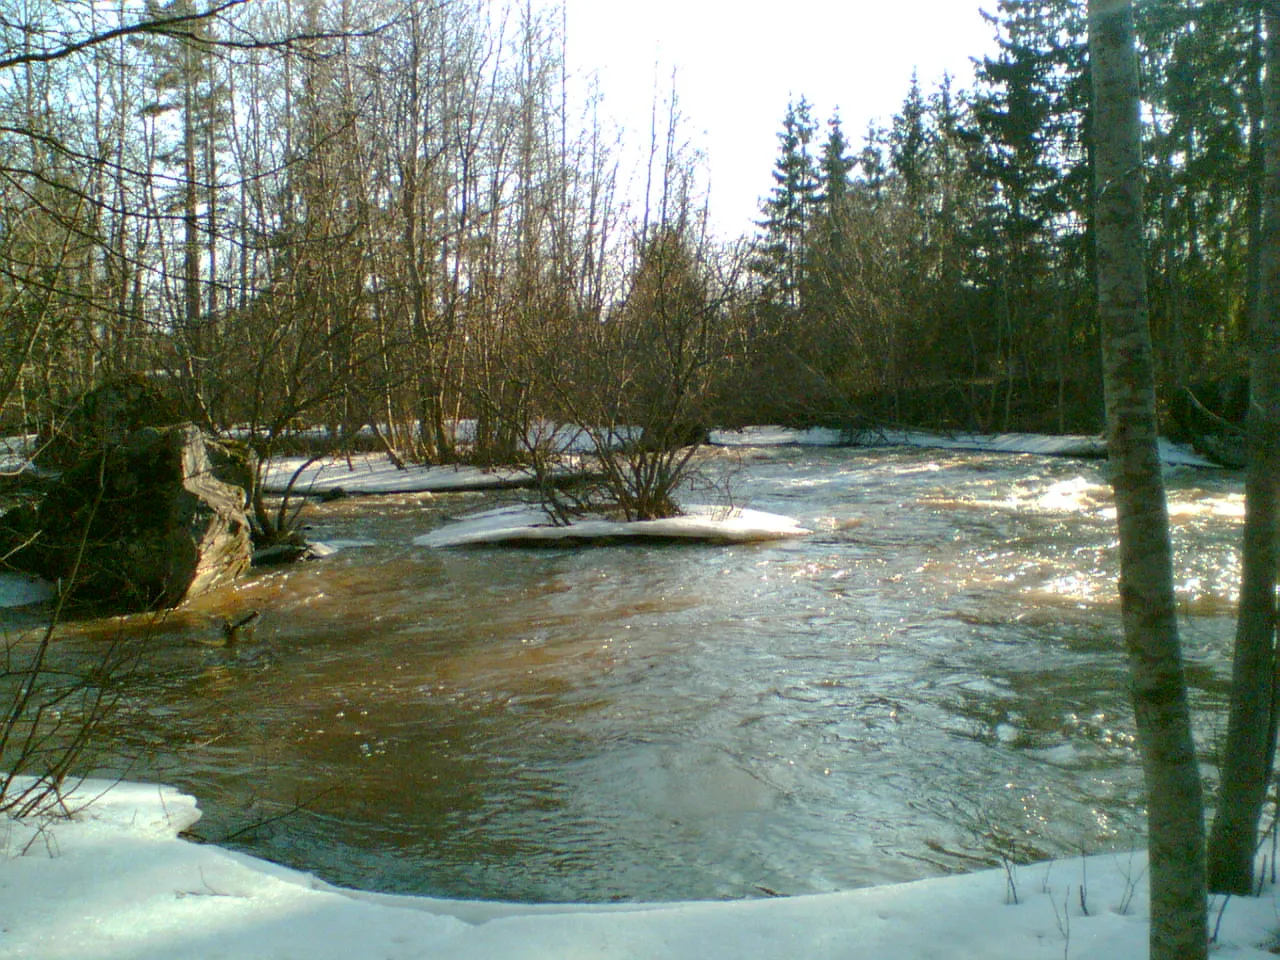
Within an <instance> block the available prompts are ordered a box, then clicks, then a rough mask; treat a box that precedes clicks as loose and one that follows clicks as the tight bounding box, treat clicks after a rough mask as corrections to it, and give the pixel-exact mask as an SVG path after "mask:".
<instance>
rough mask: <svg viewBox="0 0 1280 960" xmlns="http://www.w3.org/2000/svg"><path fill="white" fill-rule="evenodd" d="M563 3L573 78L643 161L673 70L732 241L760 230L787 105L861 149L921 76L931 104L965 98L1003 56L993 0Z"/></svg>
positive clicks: (719, 219)
mask: <svg viewBox="0 0 1280 960" xmlns="http://www.w3.org/2000/svg"><path fill="white" fill-rule="evenodd" d="M554 2H556V0H543V3H544V4H546V5H550V4H552V3H554ZM563 2H564V4H565V25H566V28H567V30H566V33H567V56H568V60H569V69H570V71H571V72H572V73H574V74H575V75H577V76H578V77H585V76H588V75H589V74H591V73H592V72H595V73H596V74H597V75H598V77H599V82H600V88H601V92H602V93H603V95H604V104H603V110H604V112H605V114H606V115H607V116H609V117H611V118H612V119H614V120H615V121H616V122H618V123H619V124H620V125H622V126H623V127H624V128H625V132H626V137H627V141H628V143H629V144H631V145H632V149H633V150H638V149H639V148H640V145H642V144H643V143H644V142H646V141H647V137H648V130H649V119H650V114H651V105H652V103H653V95H654V90H655V81H656V84H657V87H658V92H659V94H660V96H665V95H666V93H667V92H668V91H669V90H670V87H671V79H672V72H673V71H674V73H675V88H676V93H677V96H678V98H679V103H680V108H681V112H682V114H683V115H684V117H685V120H686V123H687V126H686V128H685V133H686V135H687V137H688V139H689V140H690V141H691V144H692V145H693V146H694V147H696V148H698V149H700V150H701V151H703V152H704V153H705V155H706V162H707V166H708V169H709V179H710V205H711V218H712V222H713V224H714V226H715V227H716V229H717V232H718V233H720V234H721V235H723V236H726V237H731V236H736V235H738V234H740V233H749V232H752V231H753V229H754V228H753V226H752V223H753V221H755V220H757V219H759V206H760V199H761V198H762V197H763V196H765V195H766V194H767V193H768V192H769V189H770V188H771V186H772V179H771V177H770V172H771V170H772V168H773V162H774V160H775V159H776V157H777V150H778V140H777V134H778V131H779V130H780V129H781V127H782V118H783V115H784V114H785V112H786V108H787V104H788V102H790V101H792V100H798V99H799V98H800V97H802V96H803V97H805V98H807V99H808V100H809V102H810V103H811V104H812V105H813V107H814V111H813V112H814V116H815V118H817V119H818V120H819V122H820V123H825V122H826V120H827V119H829V118H830V117H831V115H832V114H833V112H834V111H836V110H837V109H838V110H839V114H840V117H841V121H842V123H843V126H844V130H845V134H846V136H847V137H848V139H849V140H851V141H853V142H854V143H855V144H858V143H860V142H861V140H862V136H863V134H864V133H865V131H866V129H867V125H868V123H870V122H871V121H873V120H878V121H883V122H887V121H888V120H889V118H890V117H892V115H893V114H894V113H895V112H897V111H898V109H899V108H900V107H901V105H902V100H903V98H904V97H905V95H906V93H907V89H908V86H909V84H910V81H911V73H912V70H916V71H918V74H919V78H920V83H921V85H922V87H923V88H924V89H925V91H926V93H927V92H928V91H930V90H932V89H935V88H936V87H937V84H938V82H939V81H940V80H941V78H942V76H943V74H944V73H949V74H950V75H951V76H952V77H953V78H954V79H955V82H956V86H957V87H966V86H968V85H969V84H970V83H971V81H972V77H973V67H972V62H971V58H972V57H975V56H976V57H981V56H982V55H984V54H987V53H990V52H991V51H992V50H993V49H994V40H993V37H994V31H993V30H992V28H991V26H990V25H989V24H987V23H986V22H985V21H984V20H983V19H982V15H981V12H980V7H984V6H985V7H987V8H989V9H994V7H995V0H892V2H890V0H788V2H785V3H777V2H771V3H766V2H762V0H645V2H642V3H641V2H634V3H618V2H613V0H563ZM634 156H638V154H636V155H634ZM634 156H633V158H632V160H633V162H634Z"/></svg>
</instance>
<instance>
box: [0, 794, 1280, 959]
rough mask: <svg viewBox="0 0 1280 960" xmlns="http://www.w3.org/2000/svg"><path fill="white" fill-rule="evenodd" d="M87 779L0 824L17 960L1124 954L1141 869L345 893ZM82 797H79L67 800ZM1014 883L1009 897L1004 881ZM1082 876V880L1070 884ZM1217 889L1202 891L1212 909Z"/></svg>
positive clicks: (1252, 914) (1, 927)
mask: <svg viewBox="0 0 1280 960" xmlns="http://www.w3.org/2000/svg"><path fill="white" fill-rule="evenodd" d="M106 788H107V785H106V784H103V783H93V782H86V783H84V784H82V785H81V787H80V788H79V790H78V791H77V794H76V795H75V796H73V797H71V798H70V803H69V806H70V808H71V809H72V810H75V811H76V813H75V815H74V817H73V818H71V819H70V820H66V819H41V818H28V819H26V820H21V821H19V820H8V821H3V822H0V828H2V831H0V835H2V836H3V838H4V845H3V852H4V855H3V857H0V889H3V891H4V893H3V896H2V897H0V956H3V957H5V958H7V960H8V958H11V960H19V958H27V960H37V958H38V960H125V958H127V960H188V958H189V960H214V958H227V960H233V958H234V960H250V958H252V960H286V958H298V957H306V958H307V960H364V958H369V957H378V958H389V960H436V958H449V960H498V958H503V960H506V958H521V960H567V958H574V957H594V958H604V960H623V958H627V960H630V958H635V960H639V958H646V960H648V958H656V957H662V958H664V960H740V958H743V957H750V958H753V960H773V958H777V960H795V958H797V957H803V958H806V960H824V958H832V960H834V958H842V960H858V958H867V960H888V958H892V960H924V958H932V957H941V956H945V957H947V958H949V960H968V958H972V960H979V958H980V960H1029V958H1035V957H1045V958H1055V957H1063V956H1067V957H1070V958H1071V960H1130V958H1134V957H1141V956H1145V955H1146V938H1147V921H1146V911H1147V906H1146V896H1147V894H1146V865H1145V858H1144V857H1143V856H1142V855H1141V854H1132V855H1130V854H1118V855H1116V854H1104V855H1099V856H1093V857H1088V858H1085V859H1083V860H1081V859H1078V858H1077V859H1071V860H1063V861H1056V862H1051V863H1041V864H1035V865H1031V866H1023V867H1016V868H1013V870H1012V873H1011V878H1012V888H1011V885H1010V877H1009V876H1006V874H1005V872H1004V871H1002V870H987V871H982V872H979V873H974V874H969V875H967V876H957V877H943V878H940V879H933V880H921V881H917V882H915V883H906V884H898V885H894V886H886V887H871V888H866V889H862V890H853V891H849V892H847V893H837V894H827V895H822V896H805V897H794V898H778V899H770V900H749V901H733V902H725V903H705V902H704V903H671V904H627V905H613V906H600V907H588V906H574V905H558V906H551V907H547V906H542V907H539V906H528V905H521V904H485V903H466V902H458V901H449V900H433V899H428V898H417V897H402V896H386V895H379V894H370V893H358V892H353V891H347V890H342V889H339V888H336V887H333V886H330V885H329V884H326V883H324V882H322V881H320V880H317V879H316V878H314V877H312V876H310V875H308V874H305V873H299V872H297V871H294V870H289V869H286V868H284V867H280V866H276V865H274V864H270V863H267V862H265V861H262V860H257V859H254V858H252V857H248V856H244V855H241V854H235V853H231V852H228V851H225V850H221V849H219V848H217V847H213V846H203V845H197V844H193V843H188V842H186V841H183V840H179V839H178V838H177V835H178V833H179V831H181V830H182V829H184V828H185V827H187V826H190V825H191V824H192V823H193V822H194V821H195V820H196V819H197V817H198V816H199V812H198V810H197V809H196V806H195V803H194V801H193V800H192V799H191V798H190V797H187V796H183V795H182V794H179V793H177V792H176V791H174V790H172V789H170V788H168V787H157V786H146V785H141V784H120V785H118V786H116V787H114V788H113V789H110V790H109V791H108V792H106V793H105V794H103V790H105V789H106ZM93 797H97V799H96V800H95V801H94V802H93V803H92V804H91V805H89V806H88V807H82V803H83V802H84V801H85V800H87V799H90V798H93ZM1011 889H1013V890H1016V893H1017V902H1016V903H1015V902H1013V898H1012V897H1011V896H1010V893H1011ZM1082 890H1083V896H1082V894H1081V891H1082ZM1218 906H1219V904H1217V903H1215V904H1213V905H1212V907H1213V909H1214V911H1215V916H1216V910H1217V907H1218ZM1278 911H1280V905H1278V904H1277V902H1276V897H1275V891H1274V889H1267V890H1266V891H1265V892H1264V895H1263V896H1262V897H1261V898H1258V899H1249V898H1243V899H1233V900H1231V901H1230V902H1229V903H1228V904H1227V906H1226V909H1225V912H1224V914H1223V918H1222V923H1221V928H1220V930H1219V936H1218V945H1217V948H1216V951H1215V955H1216V956H1219V957H1230V958H1232V960H1265V958H1270V957H1271V956H1273V955H1272V954H1270V953H1268V952H1267V950H1266V948H1267V947H1268V946H1270V945H1271V944H1273V943H1275V940H1276V936H1275V931H1276V928H1277V919H1276V918H1277V915H1278Z"/></svg>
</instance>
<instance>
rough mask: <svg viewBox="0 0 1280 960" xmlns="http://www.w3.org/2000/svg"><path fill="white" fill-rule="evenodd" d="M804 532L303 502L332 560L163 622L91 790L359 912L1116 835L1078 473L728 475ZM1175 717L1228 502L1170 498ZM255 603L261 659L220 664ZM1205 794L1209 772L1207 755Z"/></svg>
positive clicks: (930, 460)
mask: <svg viewBox="0 0 1280 960" xmlns="http://www.w3.org/2000/svg"><path fill="white" fill-rule="evenodd" d="M708 468H709V469H711V470H713V471H720V470H725V471H729V472H730V473H731V480H730V487H731V491H732V495H733V497H734V499H735V501H736V502H738V503H742V504H746V505H750V506H753V507H756V508H760V509H764V510H772V511H775V512H779V513H785V514H789V515H792V516H795V517H798V518H799V519H801V520H802V521H803V522H804V523H805V524H806V525H808V526H809V527H811V528H812V529H813V530H815V531H816V532H815V534H814V535H813V536H812V537H809V538H806V539H803V540H796V541H789V542H779V543H772V544H762V545H750V546H730V547H726V546H710V545H692V544H684V545H674V544H663V545H638V544H628V545H617V546H600V547H592V548H585V549H584V548H564V547H554V548H542V549H508V548H483V549H469V550H444V551H433V550H430V549H428V548H425V547H415V546H414V545H413V544H412V540H413V538H414V537H415V536H417V535H419V534H421V533H424V532H426V531H427V530H430V529H433V528H434V527H435V526H437V525H438V524H440V523H442V522H444V521H445V518H447V517H449V516H454V515H457V514H460V513H463V512H467V511H469V510H472V509H479V508H481V507H484V506H488V505H491V504H493V503H494V502H503V501H505V500H510V499H512V498H513V497H514V496H515V495H514V494H510V493H507V494H502V495H499V494H490V495H476V494H467V495H454V496H442V497H437V498H430V497H422V496H404V497H392V498H376V499H374V498H368V499H361V498H353V499H350V500H346V501H338V502H335V503H331V504H325V505H315V506H313V507H311V508H309V509H310V514H309V518H310V523H311V525H312V528H313V529H312V535H313V536H314V537H316V538H318V539H331V540H339V541H343V542H345V543H346V545H347V546H346V549H344V550H343V551H342V552H341V553H340V554H338V555H337V556H336V557H334V558H332V559H330V560H327V561H324V562H321V563H313V564H307V565H300V566H295V567H293V568H290V569H280V570H277V571H273V572H266V573H263V574H261V575H258V576H255V577H254V578H253V579H251V580H250V581H248V582H247V583H246V584H245V585H244V586H243V587H240V588H238V589H237V590H235V591H233V592H230V593H223V594H221V595H220V596H218V597H215V598H211V599H206V600H203V601H200V602H199V603H197V604H196V605H195V606H194V607H192V608H191V609H187V610H184V611H183V612H181V613H177V614H173V615H170V616H169V617H167V618H165V619H164V620H162V621H160V622H157V623H144V622H141V621H136V620H134V621H129V622H127V623H124V624H122V623H120V622H115V621H112V622H106V623H98V624H93V625H90V626H87V627H84V628H81V633H80V639H76V640H73V641H71V642H74V643H81V644H85V643H93V642H97V638H101V637H102V636H105V635H107V634H109V633H111V632H112V631H118V630H120V629H127V630H133V631H148V632H149V634H150V636H149V639H148V649H149V655H148V657H147V658H146V660H145V662H144V664H143V666H142V668H141V670H140V671H139V673H138V675H137V676H136V677H135V678H134V679H132V680H131V681H130V683H129V686H128V690H127V692H128V698H127V709H126V710H125V711H124V713H123V714H122V715H121V716H120V717H119V718H118V719H117V721H116V727H117V728H116V730H115V734H114V745H115V751H116V754H117V756H118V757H120V758H123V757H128V758H131V759H130V765H129V766H128V767H127V768H125V767H123V766H121V763H120V761H119V760H116V761H112V760H111V759H110V758H104V759H103V761H102V763H103V766H104V767H110V768H114V769H118V770H125V771H126V773H127V775H128V776H130V777H131V778H134V779H142V778H156V779H163V780H164V781H166V782H169V783H173V784H176V785H178V786H180V787H182V788H184V789H185V790H188V791H190V792H192V793H194V794H195V795H196V796H197V797H198V798H199V800H200V804H201V807H202V809H203V810H204V811H205V818H204V820H202V822H201V823H200V824H199V825H197V831H198V832H199V833H201V834H202V835H203V836H205V837H207V838H209V839H211V840H216V841H220V842H227V843H229V844H230V845H232V846H238V847H240V848H242V849H245V850H247V851H249V852H252V853H254V854H256V855H259V856H263V857H267V858H270V859H273V860H277V861H281V862H284V863H288V864H290V865H294V866H298V867H301V868H304V869H307V870H311V871H314V872H316V873H317V874H319V875H320V876H322V877H324V878H326V879H329V880H332V881H335V882H339V883H342V884H346V885H351V886H356V887H361V888H365V889H376V890H382V891H395V892H405V893H423V894H433V895H439V896H450V897H468V898H497V899H510V900H534V901H563V900H583V901H602V900H610V899H627V900H633V899H634V900H667V899H686V898H725V897H751V896H761V895H766V894H771V893H780V894H800V893H811V892H819V891H829V890H836V889H846V888H850V887H855V886H861V885H866V884H872V883H881V882H886V881H896V880H907V879H914V878H919V877H923V876H930V875H935V874H938V873H941V872H947V871H954V870H962V869H969V868H972V867H974V866H976V865H979V864H982V863H989V862H993V858H998V857H1000V856H1009V857H1011V858H1013V859H1015V860H1017V859H1023V858H1031V857H1035V856H1039V855H1052V854H1058V853H1067V852H1070V853H1076V852H1079V851H1080V850H1081V849H1085V850H1088V851H1090V852H1092V851H1096V850H1100V849H1108V848H1114V849H1120V850H1126V849H1129V848H1130V847H1131V846H1133V845H1135V844H1141V843H1142V839H1141V834H1142V826H1143V824H1142V816H1143V815H1142V809H1141V800H1140V787H1141V783H1140V771H1139V769H1138V761H1137V755H1136V751H1135V745H1134V738H1133V722H1132V717H1131V712H1130V709H1129V706H1128V704H1127V701H1126V694H1125V660H1124V654H1123V649H1122V643H1121V638H1120V631H1119V623H1118V620H1119V613H1118V608H1117V604H1116V598H1115V586H1114V574H1113V571H1114V569H1115V564H1116V558H1115V543H1114V540H1115V533H1114V517H1113V514H1112V513H1111V512H1110V497H1109V493H1108V490H1107V489H1106V488H1105V485H1104V484H1105V480H1104V474H1103V471H1104V469H1105V465H1104V464H1102V463H1095V462H1087V461H1073V460H1053V459H1045V458H1038V457H1030V456H1021V457H1019V456H999V455H984V454H956V453H951V452H945V453H943V452H938V451H924V450H823V449H803V448H796V447H775V448H758V449H747V450H742V451H732V452H720V453H718V454H716V455H714V456H713V458H712V460H711V462H710V463H709V464H708ZM1169 481H1170V493H1171V511H1172V514H1173V522H1174V540H1175V549H1176V553H1177V565H1178V566H1177V580H1178V589H1179V597H1180V600H1181V604H1182V610H1183V613H1184V614H1185V616H1184V618H1183V623H1182V627H1183V636H1184V643H1185V646H1186V651H1187V657H1188V665H1189V679H1190V683H1191V687H1192V689H1191V697H1192V703H1193V707H1194V709H1195V712H1196V723H1197V735H1198V738H1199V741H1200V745H1201V748H1202V750H1203V751H1204V756H1205V757H1206V758H1207V760H1211V758H1212V751H1213V748H1214V747H1215V745H1216V744H1217V742H1218V741H1219V740H1220V739H1221V733H1222V728H1223V726H1224V723H1223V717H1222V714H1223V703H1224V699H1225V692H1226V686H1227V683H1228V679H1229V662H1228V660H1229V651H1230V639H1231V633H1232V614H1233V605H1234V600H1235V592H1234V591H1235V583H1236V581H1237V579H1238V576H1239V569H1238V552H1237V543H1238V539H1239V526H1240V522H1241V515H1242V512H1243V511H1242V497H1241V493H1240V483H1239V478H1238V477H1236V476H1232V475H1229V474H1219V473H1214V472H1208V471H1186V472H1178V471H1175V472H1173V473H1171V474H1170V476H1169ZM248 608H254V609H257V610H259V611H261V619H260V622H259V624H258V626H257V627H256V631H255V633H254V635H253V636H252V637H251V638H249V639H247V640H245V641H244V642H242V643H240V644H239V645H237V646H236V648H235V649H233V650H227V649H224V648H220V647H218V646H215V645H214V641H215V640H217V638H218V637H219V631H218V623H219V622H220V618H221V617H223V616H226V615H231V614H233V613H234V612H235V611H241V610H244V609H248ZM1205 766H1206V773H1207V774H1208V775H1209V776H1210V777H1211V776H1212V772H1213V768H1212V764H1211V763H1208V762H1206V765H1205Z"/></svg>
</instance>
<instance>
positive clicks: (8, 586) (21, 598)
mask: <svg viewBox="0 0 1280 960" xmlns="http://www.w3.org/2000/svg"><path fill="white" fill-rule="evenodd" d="M57 592H58V591H57V589H56V588H55V587H54V585H53V584H52V583H50V582H49V581H48V580H41V579H40V578H39V577H35V576H31V575H30V574H26V573H7V572H0V607H26V606H30V605H31V604H35V603H44V602H45V601H46V600H52V599H53V598H54V596H56V595H57Z"/></svg>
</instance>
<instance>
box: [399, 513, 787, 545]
mask: <svg viewBox="0 0 1280 960" xmlns="http://www.w3.org/2000/svg"><path fill="white" fill-rule="evenodd" d="M683 509H684V515H683V516H679V517H670V518H668V519H665V520H633V521H629V522H628V521H621V520H578V521H575V522H573V523H572V524H570V525H568V526H555V525H553V524H552V523H551V521H550V520H549V519H548V517H547V514H546V512H545V511H543V510H541V509H539V508H537V507H528V506H514V507H502V508H499V509H497V510H486V511H483V512H481V513H476V514H470V515H468V516H466V517H463V518H461V519H460V520H458V521H457V522H455V523H451V524H449V525H447V526H444V527H441V528H440V529H438V530H433V531H432V532H431V533H428V534H425V535H424V536H421V537H416V538H415V539H414V541H413V542H414V543H415V544H417V545H418V546H421V547H461V546H468V545H472V544H482V543H513V542H524V543H528V542H536V541H556V540H601V539H611V538H615V537H637V538H647V539H656V538H663V539H667V538H671V539H691V540H713V541H719V542H733V543H743V542H748V541H753V540H780V539H784V538H787V537H801V536H804V535H806V534H808V533H811V532H812V531H811V530H808V529H806V528H804V527H802V526H800V524H799V523H798V522H797V521H795V520H793V519H792V518H791V517H783V516H779V515H778V514H776V513H765V512H763V511H761V510H748V509H745V508H743V507H717V506H706V505H695V506H687V507H684V508H683Z"/></svg>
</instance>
